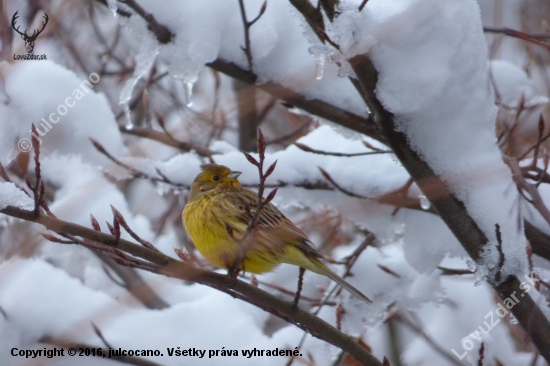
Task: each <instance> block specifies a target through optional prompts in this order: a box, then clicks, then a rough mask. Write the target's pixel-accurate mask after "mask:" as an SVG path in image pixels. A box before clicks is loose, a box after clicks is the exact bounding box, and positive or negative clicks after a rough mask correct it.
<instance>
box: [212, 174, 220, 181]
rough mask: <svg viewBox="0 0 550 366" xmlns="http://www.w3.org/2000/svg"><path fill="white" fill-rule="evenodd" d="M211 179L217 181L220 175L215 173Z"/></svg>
mask: <svg viewBox="0 0 550 366" xmlns="http://www.w3.org/2000/svg"><path fill="white" fill-rule="evenodd" d="M212 180H213V181H215V182H217V181H219V180H220V177H218V176H217V175H215V176H213V177H212Z"/></svg>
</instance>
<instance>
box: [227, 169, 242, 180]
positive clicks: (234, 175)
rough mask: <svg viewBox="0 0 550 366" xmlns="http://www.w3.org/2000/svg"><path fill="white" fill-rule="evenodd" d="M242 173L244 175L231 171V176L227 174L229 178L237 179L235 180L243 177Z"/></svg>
mask: <svg viewBox="0 0 550 366" xmlns="http://www.w3.org/2000/svg"><path fill="white" fill-rule="evenodd" d="M241 173H242V172H235V171H231V172H229V174H227V178H230V179H235V178H237V177H238V176H239V175H241Z"/></svg>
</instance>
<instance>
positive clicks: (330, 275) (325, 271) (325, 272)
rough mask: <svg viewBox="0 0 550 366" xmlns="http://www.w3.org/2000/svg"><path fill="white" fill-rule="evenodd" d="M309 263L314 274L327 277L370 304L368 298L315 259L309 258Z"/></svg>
mask: <svg viewBox="0 0 550 366" xmlns="http://www.w3.org/2000/svg"><path fill="white" fill-rule="evenodd" d="M310 262H312V263H313V264H314V267H315V270H314V272H317V273H319V274H322V275H325V276H327V277H328V278H330V279H331V280H333V281H334V282H336V283H337V284H339V285H340V286H342V287H343V288H345V289H346V290H348V291H349V292H350V293H351V294H352V295H354V296H355V297H358V298H360V299H361V300H363V301H364V302H366V303H367V304H369V305H370V304H372V301H371V300H370V299H369V298H368V297H366V296H365V295H363V293H362V292H361V291H359V290H358V289H356V288H355V287H353V286H352V285H350V284H349V283H348V282H346V280H344V279H343V278H342V277H340V276H338V275H337V274H336V273H334V272H333V271H332V270H331V269H330V268H328V267H327V266H326V265H325V264H324V263H322V262H320V261H319V260H318V259H317V258H310Z"/></svg>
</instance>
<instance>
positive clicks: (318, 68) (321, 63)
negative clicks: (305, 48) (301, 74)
mask: <svg viewBox="0 0 550 366" xmlns="http://www.w3.org/2000/svg"><path fill="white" fill-rule="evenodd" d="M324 70H325V57H324V56H323V55H321V56H320V57H318V58H316V59H315V79H317V80H321V79H322V78H323V72H324Z"/></svg>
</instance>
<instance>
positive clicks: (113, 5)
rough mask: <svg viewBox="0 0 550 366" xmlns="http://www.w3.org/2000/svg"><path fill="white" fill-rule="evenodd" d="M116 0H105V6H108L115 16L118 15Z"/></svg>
mask: <svg viewBox="0 0 550 366" xmlns="http://www.w3.org/2000/svg"><path fill="white" fill-rule="evenodd" d="M116 2H117V0H107V6H108V7H109V10H110V11H111V13H113V16H114V17H115V18H116V17H118V13H117V10H118V6H117V3H116Z"/></svg>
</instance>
